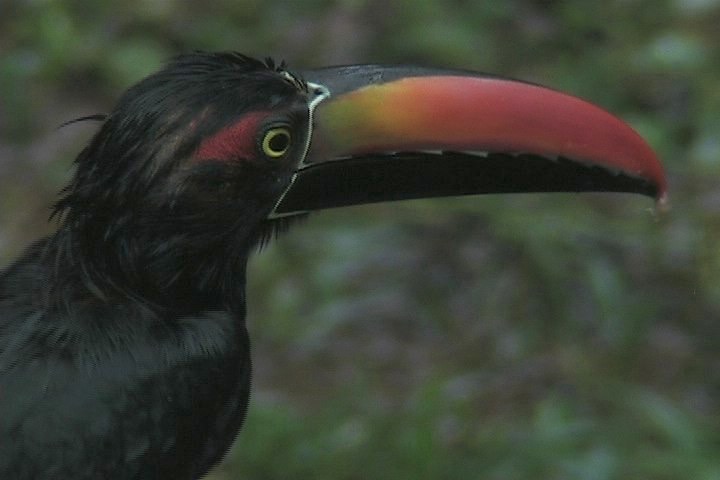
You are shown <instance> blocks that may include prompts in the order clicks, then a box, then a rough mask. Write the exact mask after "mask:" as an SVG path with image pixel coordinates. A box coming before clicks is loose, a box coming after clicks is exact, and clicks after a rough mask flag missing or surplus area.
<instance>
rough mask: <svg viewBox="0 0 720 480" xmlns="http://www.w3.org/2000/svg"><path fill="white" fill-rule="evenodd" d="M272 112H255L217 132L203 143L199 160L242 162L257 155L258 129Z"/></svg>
mask: <svg viewBox="0 0 720 480" xmlns="http://www.w3.org/2000/svg"><path fill="white" fill-rule="evenodd" d="M269 114H270V112H255V113H250V114H248V115H245V116H243V117H242V118H241V119H240V120H238V121H237V122H235V123H233V124H231V125H228V126H227V127H225V128H223V129H221V130H220V131H218V132H216V133H215V134H214V135H212V136H210V137H208V138H206V139H205V140H203V141H202V143H201V144H200V146H199V147H198V149H197V151H196V152H195V158H196V159H197V160H241V159H248V158H253V157H255V156H256V155H257V153H256V152H257V149H256V139H257V133H258V128H259V127H260V125H261V124H262V122H263V120H265V119H266V118H267V117H268V115H269Z"/></svg>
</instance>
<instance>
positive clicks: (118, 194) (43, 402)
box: [0, 53, 665, 480]
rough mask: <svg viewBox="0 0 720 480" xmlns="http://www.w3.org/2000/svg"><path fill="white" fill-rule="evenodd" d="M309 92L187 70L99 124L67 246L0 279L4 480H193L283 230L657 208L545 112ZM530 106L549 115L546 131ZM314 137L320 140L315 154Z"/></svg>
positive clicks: (69, 201) (455, 97)
mask: <svg viewBox="0 0 720 480" xmlns="http://www.w3.org/2000/svg"><path fill="white" fill-rule="evenodd" d="M308 74H309V75H310V76H311V77H313V78H317V79H318V82H320V81H321V82H322V84H320V83H313V82H311V81H308V82H306V81H304V80H302V79H301V78H300V77H299V76H296V75H293V74H291V73H289V72H287V71H286V70H285V69H284V68H283V67H276V66H275V65H274V64H272V63H271V62H267V63H262V62H259V61H256V60H253V59H251V58H248V57H245V56H242V55H239V54H233V53H222V54H203V53H196V54H191V55H186V56H181V57H178V58H177V59H176V60H175V61H173V62H172V63H170V64H169V65H168V66H167V67H166V68H164V69H163V70H161V71H160V72H158V73H156V74H154V75H151V76H149V77H148V78H146V79H145V80H143V81H141V82H140V83H138V84H137V85H135V86H134V87H132V88H130V89H129V90H128V91H127V92H126V93H125V94H124V95H123V96H122V98H121V99H120V101H119V103H118V104H117V106H116V107H115V109H114V110H113V111H112V112H111V113H110V114H109V115H108V116H107V117H105V118H104V120H103V122H102V125H101V127H100V129H99V131H98V132H97V134H96V135H95V136H94V137H93V139H92V140H91V141H90V143H89V145H88V146H87V147H86V148H85V149H84V150H83V151H82V152H81V153H80V155H79V156H78V158H77V160H76V162H75V163H76V171H75V174H74V176H73V179H72V180H71V182H70V183H69V185H68V186H67V187H66V188H65V189H64V190H63V191H62V195H61V198H60V200H59V201H58V202H57V203H56V205H55V209H54V213H53V216H54V218H55V221H57V224H58V228H57V231H56V232H55V233H54V234H52V235H50V236H49V237H47V238H45V239H42V240H40V241H38V242H36V243H34V244H33V245H31V246H30V247H29V248H28V249H27V250H26V251H25V252H24V254H23V255H22V256H21V257H20V258H19V259H18V260H16V261H15V262H14V263H13V264H11V265H10V266H9V267H8V268H7V269H5V270H4V271H3V272H2V273H0V478H2V479H13V480H25V479H58V478H62V479H64V478H68V479H69V478H72V479H75V480H81V479H98V478H108V479H119V480H123V479H173V480H179V479H195V478H199V477H201V476H202V475H204V474H205V473H206V472H207V471H208V470H209V469H210V468H211V467H212V466H213V465H215V464H216V463H217V462H218V461H219V460H220V459H221V458H222V456H223V455H224V453H225V452H227V450H228V448H229V446H230V444H231V443H232V441H233V439H234V438H235V435H236V434H237V432H238V430H239V429H240V427H241V425H242V422H243V419H244V416H245V411H246V408H247V403H248V397H249V391H250V376H251V373H250V372H251V369H250V347H249V339H248V334H247V330H246V325H245V283H246V279H245V271H246V266H247V261H248V258H249V256H250V254H251V252H252V251H253V250H254V249H255V248H256V247H257V246H258V245H259V244H262V243H263V242H264V241H265V240H267V239H268V237H269V236H270V235H272V233H273V232H275V231H276V230H277V229H278V228H279V227H282V226H283V225H285V224H286V222H287V219H292V218H298V217H300V216H302V215H303V214H304V213H306V212H307V211H309V210H315V209H320V208H326V207H333V206H341V205H349V204H358V203H367V202H371V201H380V200H385V199H401V198H415V197H421V196H442V195H452V194H470V193H488V192H492V191H498V192H511V191H535V190H539V191H549V190H561V191H567V190H570V191H573V190H615V191H630V192H640V193H646V194H651V195H658V196H662V194H663V193H664V188H665V186H664V181H665V180H664V176H663V173H662V168H661V167H660V166H659V163H658V162H657V159H656V158H655V157H654V155H653V154H652V151H651V150H650V149H649V148H648V147H647V145H646V144H645V143H644V142H643V141H642V139H640V138H639V137H638V136H637V135H636V134H635V133H634V132H632V130H631V129H629V127H627V126H625V125H624V124H622V123H621V122H619V121H617V120H616V119H614V117H611V116H610V115H609V114H606V113H605V112H603V111H601V110H600V109H598V108H597V107H594V106H591V105H589V104H586V103H583V102H580V101H579V100H577V99H574V98H571V97H567V96H563V95H562V94H559V93H557V92H552V91H550V90H544V89H541V88H539V87H536V86H532V85H527V84H522V83H518V82H512V81H507V80H501V79H496V78H489V79H488V78H485V77H484V76H481V75H479V74H478V75H475V76H473V75H470V74H465V76H461V74H460V73H458V72H442V71H436V70H431V69H408V68H394V67H377V66H360V67H337V68H334V69H332V68H331V69H323V70H317V71H310V72H308ZM405 77H408V78H410V79H411V80H412V81H411V82H404V80H403V79H404V78H405ZM311 80H312V78H311ZM489 87H491V90H492V89H495V88H500V89H501V92H502V95H500V98H499V100H495V99H494V98H495V97H494V96H495V93H493V94H492V95H490V96H488V94H487V91H488V88H489ZM406 88H409V89H410V91H411V92H416V94H417V95H419V96H417V97H412V98H408V97H406V96H404V95H398V91H406ZM493 91H494V90H493ZM356 93H357V95H355V94H356ZM448 93H450V95H448ZM459 94H460V95H459ZM466 95H467V98H466ZM330 97H332V98H330ZM373 98H380V99H381V101H380V102H376V101H374V100H373ZM414 98H415V99H418V100H420V101H421V102H422V105H423V107H425V106H429V107H431V108H422V109H420V108H416V107H417V106H418V105H419V104H418V105H415V104H414V103H413V102H414V101H415V100H414ZM514 99H515V100H514ZM368 100H370V101H369V102H368ZM516 100H517V101H516ZM535 100H543V101H544V102H546V103H547V102H550V103H553V102H555V103H557V104H558V105H559V106H558V109H559V113H558V114H557V115H555V116H552V117H550V120H549V121H546V119H544V118H540V117H539V116H538V115H537V108H536V107H533V106H532V105H534V104H533V101H535ZM321 102H325V103H328V108H327V109H325V110H324V111H322V112H320V111H319V110H320V109H318V112H317V113H318V115H315V116H314V115H313V114H314V112H315V110H316V107H318V105H319V104H320V103H321ZM525 103H528V104H529V105H531V106H530V107H527V109H525V107H523V105H524V104H525ZM476 104H477V105H479V106H480V107H482V108H480V107H476ZM508 105H509V106H510V107H508ZM378 107H382V109H385V110H382V114H379V115H373V113H374V112H376V111H379V109H378ZM484 108H490V109H491V110H492V109H494V110H492V111H493V112H494V113H493V120H494V121H495V120H497V122H496V123H492V122H491V128H490V130H488V131H486V130H484V128H485V126H484V125H485V123H483V122H480V117H479V116H480V115H481V114H482V112H483V111H484V110H483V109H484ZM524 109H525V110H524ZM320 113H322V115H319V114H320ZM524 114H528V115H524ZM318 116H319V117H321V118H317V117H318ZM394 116H397V117H398V118H391V117H394ZM517 116H519V117H520V122H519V123H517V124H515V123H514V118H515V117H517ZM454 118H457V119H456V120H454ZM458 119H459V120H458ZM528 119H530V120H528ZM415 120H419V122H417V123H413V122H415ZM316 122H317V123H318V125H319V127H322V126H323V125H324V126H325V127H332V128H330V129H329V130H327V131H326V132H325V136H324V138H320V139H319V140H318V139H315V140H313V142H314V143H313V146H312V148H311V145H310V141H311V138H313V135H312V134H313V128H314V126H315V123H316ZM323 122H325V123H324V124H323ZM423 122H424V123H423ZM433 122H436V123H437V125H435V126H433V125H434V123H433ZM563 122H567V123H563ZM594 124H598V127H597V128H595V127H594ZM498 125H499V126H498ZM468 126H470V127H472V128H468ZM416 129H417V131H419V132H421V134H420V136H418V135H415V134H413V132H414V131H416ZM474 129H477V133H475V130H474ZM565 130H567V138H566V137H565V135H566V133H565ZM321 132H322V130H321ZM328 132H329V133H328ZM458 132H459V135H458ZM385 133H387V135H386V134H385ZM544 133H547V134H548V135H551V140H550V141H548V140H547V137H546V136H545V135H544ZM424 136H428V137H431V138H428V139H427V140H424V138H425V137H424ZM358 139H361V140H358ZM323 140H325V141H326V142H325V144H326V148H324V149H323V148H320V147H322V143H323V142H322V141H323ZM316 143H318V144H320V145H315V144H316ZM556 144H557V145H556ZM327 145H329V146H327ZM316 147H317V148H316ZM500 147H502V148H500ZM489 148H500V150H502V152H499V153H500V155H496V154H495V153H494V152H493V151H489V150H488V149H489ZM534 149H537V150H538V155H537V156H533V155H527V154H526V153H532V151H533V150H534ZM428 150H429V151H428ZM446 150H450V151H452V150H454V151H455V152H460V153H454V154H446V153H445V151H446ZM464 151H472V152H473V153H462V152H464ZM477 151H482V152H484V153H483V154H481V155H477ZM506 151H507V152H508V154H506V153H504V152H506ZM309 152H310V153H309ZM518 152H521V153H524V154H525V155H522V156H515V154H516V153H518ZM570 156H578V157H579V158H580V161H578V162H574V161H571V160H572V159H571V160H563V161H559V160H557V158H565V157H570ZM616 156H617V157H618V158H619V160H618V159H617V158H616ZM546 157H547V158H546ZM442 162H448V163H447V164H443V163H442ZM418 165H419V166H421V168H415V167H416V166H418ZM443 165H446V166H445V167H443ZM448 165H451V166H452V167H448ZM568 166H570V167H568ZM453 170H459V171H453ZM427 172H431V173H427ZM553 172H554V173H555V175H554V176H553ZM539 173H542V175H540V174H539ZM513 180H516V181H517V183H513Z"/></svg>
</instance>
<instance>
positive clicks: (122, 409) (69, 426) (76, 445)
mask: <svg viewBox="0 0 720 480" xmlns="http://www.w3.org/2000/svg"><path fill="white" fill-rule="evenodd" d="M257 112H260V113H261V118H262V121H259V122H256V123H252V122H250V123H248V126H247V128H246V127H242V128H241V130H240V132H241V133H243V134H244V133H252V136H253V138H254V139H255V141H254V142H250V144H249V145H244V144H243V148H240V149H239V151H242V152H245V154H244V155H242V158H239V157H237V158H236V154H235V153H232V154H230V155H229V156H228V157H227V158H213V155H217V154H219V153H222V152H225V151H227V152H232V151H233V149H234V147H235V146H236V145H235V143H237V142H240V143H242V142H244V141H245V139H243V138H240V137H239V136H238V135H234V134H233V131H232V128H233V126H235V125H241V126H242V125H244V124H243V123H242V122H243V121H244V119H245V118H247V116H248V114H253V113H257ZM308 117H309V115H308V101H307V89H306V88H305V84H304V83H303V82H302V81H301V80H299V79H297V78H295V77H293V76H292V75H290V74H287V73H285V72H284V70H282V69H281V68H276V67H275V66H274V65H273V64H271V63H261V62H259V61H256V60H253V59H250V58H248V57H244V56H242V55H238V54H201V53H197V54H191V55H186V56H182V57H179V58H177V59H176V60H175V61H173V62H172V63H171V64H170V65H168V66H167V67H166V68H165V69H163V70H162V71H160V72H158V73H157V74H155V75H152V76H150V77H148V78H147V79H145V80H143V81H141V82H140V83H139V84H137V85H136V86H134V87H132V88H131V89H130V90H128V91H127V92H126V93H125V94H124V96H123V97H122V98H121V99H120V101H119V103H118V104H117V106H116V107H115V109H114V110H113V111H112V113H110V114H109V115H108V116H107V118H105V119H104V121H103V123H102V126H101V127H100V130H99V131H98V133H97V134H96V135H95V136H94V138H93V139H92V141H91V142H90V144H89V145H88V146H87V147H86V148H85V149H84V150H83V151H82V153H80V155H79V156H78V158H77V160H76V162H75V163H76V172H75V174H74V177H73V179H72V181H71V182H70V183H69V185H68V186H67V187H66V188H65V189H64V190H63V192H62V196H61V198H60V200H59V201H58V202H57V204H56V205H55V210H54V213H53V215H54V217H55V218H56V219H57V221H58V229H57V232H56V233H54V234H53V235H51V236H49V237H47V238H45V239H42V240H40V241H38V242H37V243H35V244H34V245H32V246H31V247H29V248H28V249H27V250H26V251H25V253H24V254H23V255H22V256H21V258H19V259H18V260H17V261H16V262H15V263H14V264H12V265H11V266H10V267H9V268H7V269H6V270H5V271H3V272H2V274H1V275H0V477H2V478H8V479H10V478H12V479H37V478H73V479H82V478H87V479H90V478H92V479H98V478H118V479H124V478H143V479H147V478H173V479H183V478H185V479H192V478H198V477H199V476H201V475H203V474H204V473H205V472H206V471H207V470H208V469H209V468H210V467H211V466H212V465H213V464H215V463H216V462H218V461H219V459H220V458H221V456H222V455H223V453H224V452H225V451H226V450H227V449H228V447H229V445H230V444H231V442H232V440H233V439H234V437H235V435H236V433H237V431H238V429H239V428H240V425H241V424H242V421H243V418H244V416H245V410H246V407H247V402H248V394H249V381H250V356H249V343H248V335H247V331H246V328H245V298H244V287H245V266H246V262H247V259H248V255H249V254H250V252H251V251H252V250H253V248H254V247H255V246H256V245H257V244H258V243H259V242H261V241H262V239H263V238H264V237H265V236H266V235H267V234H268V232H269V231H271V230H272V229H273V228H274V226H276V225H274V223H273V222H272V221H270V220H267V217H268V213H269V212H270V211H271V210H272V208H273V206H274V205H275V203H276V202H277V199H278V198H279V197H280V195H281V194H282V192H283V191H284V190H285V189H286V188H287V186H288V184H289V182H290V180H291V178H292V172H293V171H294V169H295V167H296V164H297V161H298V158H299V157H301V156H302V154H303V153H304V150H303V149H305V148H306V140H307V138H306V137H307V135H308V134H309V132H308ZM278 125H281V126H283V128H285V127H287V128H288V129H289V131H290V132H291V135H292V144H291V145H289V146H288V151H287V152H286V154H284V155H282V156H281V157H279V158H275V157H272V158H271V157H268V156H267V155H265V154H264V153H263V150H262V135H263V134H264V133H265V132H266V131H268V129H270V128H273V127H277V126H278ZM255 127H256V128H257V131H253V130H252V128H255ZM239 128H240V127H239ZM226 129H230V130H227V131H229V132H230V133H227V134H226V133H224V132H225V131H226ZM213 138H214V140H212V141H213V142H214V143H210V144H207V143H203V142H208V141H210V140H208V139H213ZM223 142H230V143H231V145H229V146H228V148H224V147H223V145H222V143H223ZM203 145H210V146H209V147H207V148H205V150H206V151H207V152H208V154H207V155H204V156H199V155H198V152H202V151H203ZM285 146H286V145H283V144H280V145H279V147H277V148H280V147H285ZM208 155H209V156H208ZM198 157H202V158H198Z"/></svg>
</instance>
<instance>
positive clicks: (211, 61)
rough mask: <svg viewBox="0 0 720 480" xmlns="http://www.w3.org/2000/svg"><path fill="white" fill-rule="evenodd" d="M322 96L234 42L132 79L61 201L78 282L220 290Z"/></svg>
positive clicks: (263, 228) (103, 287)
mask: <svg viewBox="0 0 720 480" xmlns="http://www.w3.org/2000/svg"><path fill="white" fill-rule="evenodd" d="M325 95H326V91H324V90H323V89H322V88H321V87H319V86H314V85H312V84H311V85H310V87H309V86H308V84H307V83H305V82H304V81H303V80H302V79H300V78H298V77H296V76H294V75H293V74H291V73H289V72H287V71H286V70H285V69H284V67H283V66H280V67H276V66H275V65H274V64H273V63H272V62H271V61H268V62H266V63H263V62H260V61H257V60H254V59H252V58H249V57H246V56H243V55H240V54H235V53H218V54H205V53H194V54H190V55H184V56H180V57H178V58H176V59H175V60H174V61H173V62H172V63H170V64H169V65H168V66H167V67H165V68H164V69H163V70H161V71H159V72H158V73H156V74H154V75H152V76H150V77H147V78H146V79H144V80H142V81H141V82H140V83H138V84H137V85H135V86H133V87H132V88H130V89H129V90H128V91H127V92H126V93H125V94H124V95H123V96H122V98H121V99H120V101H119V102H118V104H117V106H116V107H115V109H114V110H113V111H112V113H110V115H108V116H107V117H106V119H105V120H104V123H103V124H102V126H101V128H100V131H99V132H98V133H97V134H96V135H95V137H94V138H93V139H92V141H91V143H90V144H89V145H88V146H87V147H86V148H85V150H83V152H82V153H81V154H80V155H79V156H78V158H77V160H76V169H77V170H76V173H75V176H74V178H73V179H72V181H71V182H70V184H69V185H68V186H67V187H66V188H65V189H64V191H63V196H62V198H61V200H60V201H59V202H58V203H57V204H56V210H55V214H56V215H58V216H60V217H61V218H62V223H63V224H62V227H61V234H62V235H59V236H58V240H62V241H63V242H64V243H65V247H64V250H65V251H71V252H74V254H73V256H72V258H74V259H75V261H76V262H80V263H81V267H82V271H83V272H84V275H85V282H86V283H88V284H90V285H91V286H92V287H93V289H94V290H96V291H97V292H98V294H107V290H108V286H112V287H114V288H115V289H121V290H131V291H132V292H133V293H137V292H143V296H147V292H154V296H157V295H160V297H162V292H161V290H162V291H168V292H170V291H173V290H174V291H175V293H173V296H177V289H180V290H198V289H199V290H201V291H204V290H207V289H216V288H217V284H218V282H221V281H222V280H221V277H223V276H224V275H225V274H226V272H225V270H228V269H231V268H230V267H225V265H228V264H231V263H235V265H233V266H232V267H233V268H235V269H237V270H238V271H242V270H243V267H244V265H237V263H241V264H244V262H245V259H246V256H247V254H248V252H249V251H250V250H251V249H252V247H253V245H254V244H256V243H257V242H258V241H260V240H261V239H262V237H263V235H264V234H265V233H266V232H267V230H268V228H269V226H270V222H271V221H270V220H268V214H269V213H270V212H271V211H272V209H273V207H274V206H275V204H276V203H277V201H278V200H279V198H280V197H281V196H282V194H283V192H284V191H285V190H286V189H287V188H288V186H289V184H290V182H291V180H292V178H293V174H294V172H295V170H296V168H297V166H298V164H299V163H300V162H301V161H302V159H303V158H304V156H305V154H306V152H307V148H308V145H309V137H310V128H311V119H310V117H311V112H312V109H313V108H314V106H315V104H316V103H317V102H319V101H320V100H321V99H322V98H324V96H325ZM215 259H219V261H216V260H215ZM184 283H185V285H183V284H184ZM151 296H152V295H151Z"/></svg>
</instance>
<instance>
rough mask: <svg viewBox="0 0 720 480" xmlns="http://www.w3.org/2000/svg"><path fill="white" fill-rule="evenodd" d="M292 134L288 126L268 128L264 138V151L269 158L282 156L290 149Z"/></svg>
mask: <svg viewBox="0 0 720 480" xmlns="http://www.w3.org/2000/svg"><path fill="white" fill-rule="evenodd" d="M291 143H292V135H290V130H289V129H287V128H286V127H275V128H271V129H269V130H267V131H266V132H265V135H264V136H263V139H262V151H263V154H265V156H267V157H269V158H280V157H282V156H283V155H285V154H286V153H287V152H288V150H290V145H291Z"/></svg>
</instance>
